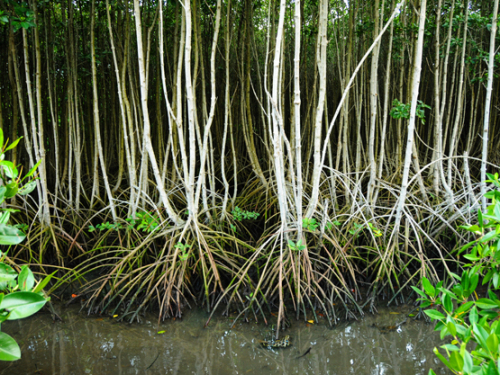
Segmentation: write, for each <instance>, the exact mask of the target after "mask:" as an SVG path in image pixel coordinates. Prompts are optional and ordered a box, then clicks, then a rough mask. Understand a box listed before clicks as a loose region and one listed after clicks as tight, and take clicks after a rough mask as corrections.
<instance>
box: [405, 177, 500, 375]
mask: <svg viewBox="0 0 500 375" xmlns="http://www.w3.org/2000/svg"><path fill="white" fill-rule="evenodd" d="M498 177H499V176H498V173H497V174H495V175H491V174H488V178H489V180H488V181H487V182H490V183H492V184H493V185H494V186H495V188H496V189H494V190H491V191H489V192H488V193H486V195H485V196H486V197H487V198H488V199H491V201H492V203H491V205H490V206H489V207H488V209H487V212H486V213H482V212H481V210H478V224H477V225H468V226H462V228H463V229H465V230H467V231H469V232H472V233H474V234H475V235H476V239H475V240H474V241H472V242H470V243H468V244H467V245H465V246H464V247H462V249H461V250H460V252H463V251H464V250H469V253H468V254H466V255H464V258H466V259H467V260H469V261H470V262H472V263H469V264H467V265H465V270H464V271H463V273H462V276H458V275H456V274H453V275H452V276H453V277H454V278H455V279H457V283H456V284H455V285H454V286H452V287H451V288H445V287H443V282H442V281H441V282H439V283H438V284H437V285H436V286H435V287H434V286H433V285H432V284H431V283H430V282H429V280H428V279H427V278H425V277H424V278H423V280H422V286H423V290H420V289H418V288H416V287H413V289H414V290H415V292H417V293H418V294H419V295H420V296H421V298H419V300H420V301H422V305H421V306H422V308H425V307H429V306H432V307H433V308H431V309H427V310H424V312H425V313H426V314H427V315H428V316H429V317H430V318H431V319H432V320H435V321H436V322H437V323H436V328H435V330H436V331H440V332H441V339H444V338H445V337H448V336H451V340H450V342H449V343H448V344H445V345H442V346H441V349H443V350H444V353H442V352H440V351H439V349H438V348H434V353H435V354H436V356H437V357H438V358H439V359H440V360H441V361H442V362H443V363H444V364H445V365H446V366H447V367H448V368H449V369H450V370H451V371H452V372H453V373H454V374H473V375H476V374H477V375H479V374H484V375H499V374H500V345H499V337H500V321H499V320H498V319H499V317H500V299H499V298H498V296H497V293H496V291H498V289H499V286H500V182H499V179H498ZM480 280H482V284H483V285H485V284H488V298H479V297H478V295H477V293H476V288H477V286H478V283H479V281H480ZM429 374H435V373H434V371H433V370H430V371H429Z"/></svg>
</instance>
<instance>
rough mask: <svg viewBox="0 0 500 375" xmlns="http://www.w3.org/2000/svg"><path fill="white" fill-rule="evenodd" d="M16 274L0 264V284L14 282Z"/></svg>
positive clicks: (11, 269) (9, 267) (5, 265)
mask: <svg viewBox="0 0 500 375" xmlns="http://www.w3.org/2000/svg"><path fill="white" fill-rule="evenodd" d="M16 277H17V272H16V271H15V270H14V269H13V268H12V267H11V266H8V265H7V264H5V263H0V282H2V281H10V280H14V279H15V278H16Z"/></svg>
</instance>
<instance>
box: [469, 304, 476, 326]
mask: <svg viewBox="0 0 500 375" xmlns="http://www.w3.org/2000/svg"><path fill="white" fill-rule="evenodd" d="M477 319H478V314H477V308H476V306H474V307H473V308H472V309H471V311H470V313H469V320H470V323H471V324H476V323H477Z"/></svg>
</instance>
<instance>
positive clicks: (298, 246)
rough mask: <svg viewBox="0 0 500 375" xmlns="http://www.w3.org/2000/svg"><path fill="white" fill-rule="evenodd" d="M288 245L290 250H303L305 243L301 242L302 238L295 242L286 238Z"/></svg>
mask: <svg viewBox="0 0 500 375" xmlns="http://www.w3.org/2000/svg"><path fill="white" fill-rule="evenodd" d="M288 247H289V248H290V250H292V251H302V250H305V248H306V245H303V244H302V240H298V241H297V243H295V242H293V241H292V240H288Z"/></svg>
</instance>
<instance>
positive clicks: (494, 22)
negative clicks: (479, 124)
mask: <svg viewBox="0 0 500 375" xmlns="http://www.w3.org/2000/svg"><path fill="white" fill-rule="evenodd" d="M497 17H498V0H495V3H494V5H493V19H492V21H491V35H490V56H489V59H488V84H487V85H486V100H485V103H484V122H483V155H482V161H481V197H482V198H481V206H482V210H483V212H486V197H485V196H484V194H486V183H485V180H486V162H487V161H488V129H489V123H490V107H491V93H492V91H493V63H494V58H495V36H496V33H497Z"/></svg>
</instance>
